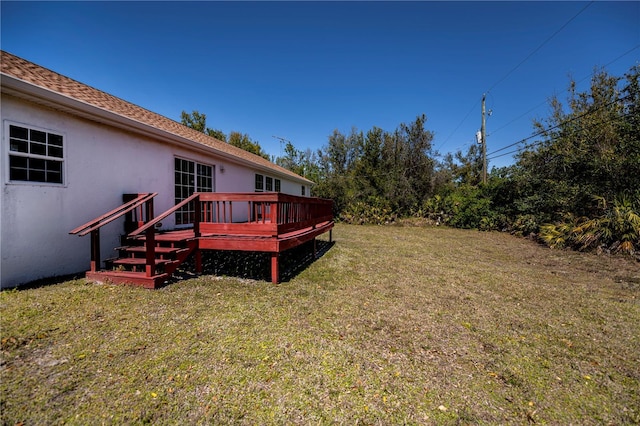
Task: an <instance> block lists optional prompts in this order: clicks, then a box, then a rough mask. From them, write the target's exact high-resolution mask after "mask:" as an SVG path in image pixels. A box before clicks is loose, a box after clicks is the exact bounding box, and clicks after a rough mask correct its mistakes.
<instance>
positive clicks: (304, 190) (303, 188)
mask: <svg viewBox="0 0 640 426" xmlns="http://www.w3.org/2000/svg"><path fill="white" fill-rule="evenodd" d="M306 192H307V188H306V187H305V186H304V185H302V196H303V197H304V196H305V195H306Z"/></svg>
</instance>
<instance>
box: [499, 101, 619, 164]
mask: <svg viewBox="0 0 640 426" xmlns="http://www.w3.org/2000/svg"><path fill="white" fill-rule="evenodd" d="M629 98H630V96H624V97H622V98H618V99H616V100H615V101H612V102H609V103H608V104H605V105H601V106H600V107H598V108H596V109H595V110H592V111H587V112H585V113H584V114H581V115H578V116H576V117H572V118H571V119H569V120H567V121H563V122H562V123H559V124H556V125H554V126H551V127H549V128H546V129H543V130H540V131H538V132H536V133H535V134H533V135H531V136H529V137H527V138H524V139H521V140H519V141H518V142H515V143H512V144H510V145H507V146H505V147H503V148H500V149H498V150H496V151H493V152H492V153H491V154H489V155H490V157H489V158H487V160H493V159H495V158H500V157H504V156H507V155H509V154H514V153H517V152H520V151H523V150H525V149H527V148H531V147H534V146H537V145H540V144H542V143H544V142H545V141H544V140H542V141H537V142H534V143H531V144H528V145H526V146H524V147H521V148H517V149H515V150H513V151H509V152H505V153H502V154H500V155H494V154H496V153H498V152H500V151H503V150H504V149H507V148H510V147H512V146H515V145H519V144H521V143H523V142H526V141H527V140H529V139H532V138H534V137H536V136H540V135H542V134H544V133H547V132H549V131H551V130H555V129H557V128H559V127H562V126H565V125H567V124H569V123H571V122H573V121H576V120H578V119H580V118H582V117H585V116H587V115H589V114H594V113H595V112H597V111H599V110H600V109H602V108H606V107H608V106H610V105H613V104H614V103H616V102H618V101H623V100H625V99H629ZM630 115H631V114H625V115H623V117H624V118H626V117H629V116H630ZM609 121H611V120H605V121H600V122H598V123H595V124H592V125H590V126H584V127H580V128H578V129H577V130H578V131H582V130H588V129H591V128H593V127H597V126H599V125H601V124H604V123H606V122H609Z"/></svg>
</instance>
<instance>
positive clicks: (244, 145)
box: [228, 131, 270, 160]
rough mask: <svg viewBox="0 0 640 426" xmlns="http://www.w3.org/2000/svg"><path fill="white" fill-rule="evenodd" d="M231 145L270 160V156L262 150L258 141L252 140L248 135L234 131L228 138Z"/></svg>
mask: <svg viewBox="0 0 640 426" xmlns="http://www.w3.org/2000/svg"><path fill="white" fill-rule="evenodd" d="M228 142H229V144H231V145H233V146H236V147H238V148H240V149H244V150H245V151H248V152H251V153H253V154H256V155H259V156H260V157H262V158H264V159H267V160H270V157H269V154H267V153H266V152H264V151H263V150H262V147H261V146H260V143H258V142H257V141H253V140H251V138H250V137H249V135H247V134H246V133H240V132H236V131H232V132H231V133H229V138H228Z"/></svg>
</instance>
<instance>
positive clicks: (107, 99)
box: [0, 50, 311, 182]
mask: <svg viewBox="0 0 640 426" xmlns="http://www.w3.org/2000/svg"><path fill="white" fill-rule="evenodd" d="M0 52H1V55H2V56H1V60H0V65H1V72H2V74H6V75H8V76H11V77H14V78H16V79H19V80H22V81H24V82H27V83H29V84H32V85H34V86H38V87H41V88H43V89H46V90H49V91H52V92H55V93H58V94H60V95H63V96H66V97H69V98H71V99H75V100H77V101H81V102H84V103H86V104H89V105H91V106H93V107H96V108H100V109H102V110H104V111H107V112H110V113H113V114H117V115H118V116H121V117H124V118H127V119H130V120H134V121H137V122H139V123H142V124H145V125H148V126H151V127H154V128H156V129H160V130H162V131H165V132H168V133H171V134H174V135H176V136H180V137H182V138H185V139H189V140H191V141H193V142H196V143H199V144H201V145H204V146H206V147H210V148H213V150H212V152H213V151H220V152H222V153H225V154H228V155H231V156H233V157H236V158H238V159H240V160H244V162H245V163H246V162H248V163H251V164H254V165H255V166H258V167H260V168H267V169H270V170H272V171H273V172H275V173H278V174H281V175H287V176H290V177H292V178H294V179H296V180H302V181H306V182H311V181H309V180H308V179H305V178H303V177H301V176H299V175H297V174H295V173H293V172H291V171H289V170H287V169H285V168H283V167H280V166H278V165H276V164H274V163H272V162H270V161H268V160H265V159H264V158H262V157H260V156H259V155H255V154H252V153H250V152H247V151H245V150H243V149H240V148H237V147H235V146H233V145H230V144H228V143H226V142H223V141H219V140H218V139H215V138H212V137H210V136H208V135H206V134H204V133H202V132H198V131H197V130H194V129H191V128H190V127H187V126H184V125H183V124H181V123H178V122H177V121H174V120H171V119H169V118H167V117H164V116H162V115H160V114H156V113H155V112H152V111H149V110H147V109H144V108H142V107H139V106H137V105H134V104H132V103H130V102H127V101H125V100H123V99H120V98H118V97H116V96H113V95H110V94H108V93H106V92H103V91H101V90H98V89H95V88H93V87H90V86H87V85H86V84H83V83H80V82H78V81H75V80H73V79H71V78H69V77H65V76H63V75H61V74H58V73H56V72H54V71H51V70H49V69H47V68H44V67H41V66H39V65H36V64H34V63H32V62H29V61H27V60H25V59H22V58H20V57H18V56H15V55H13V54H11V53H8V52H5V51H3V50H0Z"/></svg>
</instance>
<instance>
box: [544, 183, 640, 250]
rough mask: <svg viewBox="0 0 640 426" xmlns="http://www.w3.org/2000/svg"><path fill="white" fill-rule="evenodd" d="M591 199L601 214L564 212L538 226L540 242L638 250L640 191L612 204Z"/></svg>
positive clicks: (580, 246)
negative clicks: (575, 214)
mask: <svg viewBox="0 0 640 426" xmlns="http://www.w3.org/2000/svg"><path fill="white" fill-rule="evenodd" d="M595 198H596V200H597V201H598V205H599V208H600V210H601V215H599V216H598V217H595V218H587V217H575V216H573V215H571V214H567V215H565V217H564V218H563V220H562V221H560V222H558V223H555V224H545V225H543V226H541V228H540V238H541V239H542V241H544V242H545V243H546V244H547V245H548V246H549V247H552V248H562V247H571V248H574V249H577V250H593V249H597V250H603V251H608V252H614V253H626V254H631V255H633V254H635V253H636V251H638V250H640V193H636V194H635V195H634V197H632V198H630V197H628V196H626V195H623V196H619V197H617V198H616V199H614V201H613V203H612V205H609V203H607V201H606V199H604V198H603V197H595Z"/></svg>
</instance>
